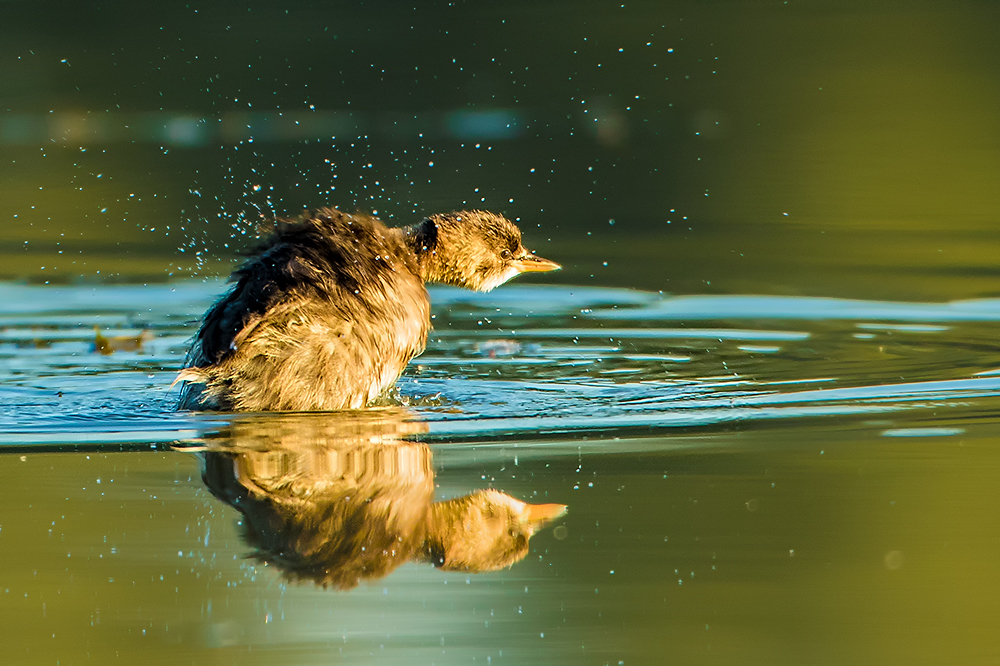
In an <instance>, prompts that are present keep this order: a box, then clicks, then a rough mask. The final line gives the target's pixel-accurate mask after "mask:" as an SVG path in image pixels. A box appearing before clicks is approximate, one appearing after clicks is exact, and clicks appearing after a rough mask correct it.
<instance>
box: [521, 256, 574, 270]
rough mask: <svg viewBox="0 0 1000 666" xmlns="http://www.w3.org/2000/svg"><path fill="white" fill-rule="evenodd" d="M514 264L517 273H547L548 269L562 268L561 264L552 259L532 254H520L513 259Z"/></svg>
mask: <svg viewBox="0 0 1000 666" xmlns="http://www.w3.org/2000/svg"><path fill="white" fill-rule="evenodd" d="M514 266H515V267H516V268H517V271H518V272H519V273H548V272H549V271H558V270H559V269H561V268H562V266H560V265H559V264H557V263H556V262H554V261H549V260H548V259H542V258H541V257H538V256H535V255H533V254H522V255H521V256H520V257H518V258H517V259H515V260H514Z"/></svg>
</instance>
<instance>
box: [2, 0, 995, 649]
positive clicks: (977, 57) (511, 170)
mask: <svg viewBox="0 0 1000 666" xmlns="http://www.w3.org/2000/svg"><path fill="white" fill-rule="evenodd" d="M998 21H1000V13H998V9H997V7H996V6H994V4H992V3H988V2H976V1H972V0H969V1H965V0H960V1H956V2H948V3H938V2H930V1H921V0H918V1H915V2H906V3H903V2H893V1H890V0H879V1H877V2H870V3H858V2H832V1H826V0H817V1H797V0H789V2H787V3H786V2H777V3H759V2H758V3H738V2H716V1H712V2H695V1H693V0H691V1H684V2H672V3H662V2H643V3H631V2H625V3H622V2H618V3H611V4H598V3H595V2H584V3H544V4H538V3H501V4H493V5H490V6H484V5H481V4H462V3H451V4H449V3H444V4H441V5H421V6H417V7H416V8H412V7H408V8H401V7H400V6H398V5H396V4H390V3H379V2H375V3H370V2H366V3H352V4H344V3H338V4H337V5H336V6H333V5H330V6H326V5H313V4H307V3H282V4H281V5H280V6H278V5H273V4H266V3H250V4H244V5H238V4H235V3H232V2H221V3H213V4H212V5H211V6H206V7H199V6H196V5H186V6H184V7H173V8H171V7H158V8H156V9H155V10H154V9H152V8H149V7H146V6H144V5H136V4H125V3H111V4H102V5H101V6H100V7H88V6H84V5H80V4H79V3H59V4H56V5H32V4H23V3H21V4H18V3H14V4H11V3H7V4H5V5H4V19H3V20H2V21H0V280H2V282H0V479H2V480H3V483H2V484H0V639H2V641H3V645H4V655H5V656H4V663H15V664H79V663H88V662H92V663H114V662H117V663H135V662H143V663H150V664H158V663H170V664H177V663H185V664H186V663H192V664H217V663H223V664H236V663H239V664H246V663H275V662H281V663H290V664H300V663H301V664H309V663H372V664H381V663H400V664H502V663H511V664H561V663H565V664H651V663H652V664H660V663H685V664H715V663H718V664H733V663H741V664H768V665H770V664H803V663H809V664H843V663H858V664H879V665H881V664H940V663H960V664H993V663H997V661H1000V642H998V641H997V639H996V636H995V633H996V631H995V627H996V625H997V623H998V621H1000V602H998V601H997V595H996V593H995V589H996V587H997V583H998V578H1000V562H998V559H997V553H998V552H1000V529H998V528H1000V519H998V518H1000V517H998V515H997V512H998V509H997V506H998V505H1000V504H998V499H1000V498H998V497H997V495H998V491H997V490H996V487H997V484H996V483H995V479H996V478H997V477H998V475H1000V455H998V453H997V452H998V451H1000V439H998V435H997V432H998V423H1000V420H998V418H997V416H996V411H995V410H998V409H1000V346H998V345H997V344H996V339H997V334H996V331H997V328H998V323H1000V300H998V298H997V297H998V295H1000V289H998V288H997V278H998V277H1000V269H998V261H997V257H998V256H1000V234H998V229H1000V226H998V223H1000V213H998V211H1000V115H998V114H997V113H996V109H997V108H1000V84H998V82H1000V55H998V54H1000V51H998V50H997V49H996V48H995V45H994V43H995V41H996V39H995V32H996V30H995V26H996V25H998ZM327 204H329V205H336V206H341V207H343V208H345V209H349V210H354V209H361V210H377V211H378V214H379V215H380V216H382V217H383V218H385V219H387V220H389V221H390V223H398V224H407V223H410V222H412V221H414V220H415V219H418V217H419V216H420V215H424V214H427V213H431V212H436V211H442V210H451V209H456V208H463V207H482V208H488V209H490V210H495V211H498V212H502V213H504V214H506V215H507V216H508V217H510V218H511V219H516V220H517V221H518V223H519V225H520V226H521V228H522V229H523V230H524V232H525V241H526V245H528V246H529V247H532V248H534V249H537V250H539V253H540V254H542V255H543V256H546V257H550V258H552V259H554V260H557V261H559V262H560V263H561V264H563V266H564V267H565V268H564V271H563V272H562V273H560V274H556V275H555V276H543V277H539V278H533V279H530V280H528V279H521V280H519V281H518V282H515V283H513V284H510V285H505V286H504V287H502V288H500V289H498V290H497V291H495V292H493V293H491V294H485V295H474V294H467V293H465V292H459V291H455V290H450V289H434V290H432V300H433V302H434V310H433V311H434V316H435V319H434V327H435V328H434V332H433V334H432V336H431V339H430V341H429V346H428V350H427V352H426V353H425V354H424V355H423V356H421V357H419V358H418V359H416V360H415V361H414V362H413V364H412V365H411V366H410V368H409V369H408V370H407V372H406V374H405V375H404V377H403V378H402V379H401V380H400V382H399V391H398V394H396V395H394V396H391V397H390V398H389V399H388V400H387V401H386V403H387V404H386V405H383V406H382V407H380V408H379V409H378V410H375V411H373V412H372V413H369V414H363V415H358V414H326V415H318V416H317V415H311V416H310V415H298V416H296V415H284V416H273V415H272V416H269V415H259V416H239V417H236V416H232V415H226V414H192V413H186V412H176V411H174V409H173V406H174V402H175V400H176V395H177V390H176V388H171V382H172V381H173V380H174V378H175V376H176V372H177V370H178V369H179V368H180V366H181V363H182V359H183V356H184V353H185V351H186V347H187V344H188V340H189V338H190V336H191V335H192V334H193V332H194V330H195V327H196V326H197V321H198V318H199V317H200V315H201V313H203V312H204V310H205V309H206V308H207V307H208V306H209V305H210V303H211V302H212V301H213V299H214V298H216V297H217V296H218V294H220V293H221V292H222V291H223V290H224V289H225V284H224V283H223V281H222V278H224V276H225V275H227V274H228V272H229V270H230V269H231V267H232V266H233V265H234V263H235V262H236V261H238V260H239V257H238V252H239V251H241V250H243V249H245V248H247V247H248V246H249V245H250V244H251V243H252V242H253V241H252V238H253V236H254V233H255V226H256V225H257V223H258V222H260V221H264V220H266V219H267V218H269V217H271V216H273V215H294V214H297V212H298V211H300V210H301V209H302V208H304V207H307V206H318V205H327ZM102 350H103V351H104V352H108V351H110V352H112V353H110V354H109V353H101V351H102ZM226 456H229V457H230V458H231V460H232V463H231V464H230V465H229V467H226V464H229V463H226V464H222V463H220V462H219V461H226V460H230V458H226ZM345 460H350V461H354V462H353V463H351V464H352V465H354V467H351V466H350V465H347V464H346V463H344V462H343V461H345ZM385 460H398V461H401V462H399V463H398V465H397V467H396V468H394V471H392V470H388V468H384V463H382V462H378V461H385ZM406 461H409V462H406ZM389 467H392V466H391V465H390V466H389ZM348 468H350V469H351V470H352V471H351V473H350V474H346V475H344V474H341V475H340V476H338V475H335V474H332V473H331V472H330V470H333V469H339V470H344V469H348ZM206 469H207V470H214V471H212V473H210V474H207V480H206V481H203V479H202V474H203V470H206ZM220 469H223V470H225V469H232V470H237V471H238V472H239V473H238V474H236V477H237V479H242V481H232V480H230V481H232V482H233V483H235V484H236V485H231V486H228V489H229V491H230V492H235V491H238V490H239V487H244V488H255V490H252V491H251V494H253V493H254V492H255V493H257V494H256V495H254V497H256V498H259V497H266V498H267V499H268V501H272V502H274V503H275V506H277V505H278V504H280V503H281V502H290V503H292V504H294V501H299V500H302V498H303V497H306V498H307V499H308V497H313V496H323V494H324V493H327V494H329V493H330V492H331V491H330V489H331V488H333V489H334V490H337V489H338V488H342V487H345V486H344V481H343V479H345V478H352V479H353V478H355V477H357V478H368V479H369V481H371V483H369V482H366V483H368V485H365V484H360V485H359V487H360V488H362V489H366V490H367V491H370V492H374V491H372V488H373V487H377V488H378V490H377V492H374V495H373V496H372V497H373V499H372V504H378V501H380V498H381V499H385V498H390V499H394V501H395V502H396V503H395V504H394V505H393V506H396V507H397V509H398V510H400V511H404V510H405V511H410V510H413V511H416V510H417V508H419V507H417V508H414V505H413V504H412V502H411V501H410V500H408V499H406V498H408V497H410V495H411V494H413V493H414V492H415V491H414V489H417V490H419V489H420V488H421V487H422V486H421V485H420V484H428V483H430V484H432V485H433V489H432V492H433V496H434V499H436V500H447V499H449V498H454V497H458V496H461V495H464V494H466V493H470V492H473V491H476V490H478V489H482V488H497V489H499V490H502V491H504V492H505V493H507V494H509V495H510V496H513V497H515V498H518V499H520V500H523V501H527V502H532V503H558V504H565V505H567V506H568V507H569V511H568V513H567V514H566V515H565V516H564V517H562V518H559V519H557V520H556V521H555V522H554V523H552V524H551V525H549V526H548V527H546V528H545V529H542V530H541V531H539V532H538V533H537V534H535V535H534V536H533V537H532V538H531V540H530V543H529V548H528V552H527V554H526V556H525V557H524V558H523V559H522V560H521V561H520V562H517V563H516V564H514V565H513V566H512V567H510V568H503V569H501V570H498V571H491V572H486V573H475V574H473V573H456V572H446V571H440V570H436V569H435V568H434V567H433V566H432V565H430V564H427V563H420V562H415V561H413V562H406V563H400V562H396V563H395V564H398V565H399V566H398V567H396V568H395V569H394V570H392V571H391V572H390V573H388V575H386V576H384V577H378V576H373V577H372V578H371V579H369V580H367V581H365V582H362V583H361V584H360V585H358V586H357V587H355V588H353V589H350V590H337V589H333V588H329V589H324V588H322V587H318V586H316V585H314V584H312V583H309V582H298V583H294V582H290V581H288V580H287V579H286V578H285V575H284V574H283V573H282V571H280V570H279V568H278V567H277V566H276V565H275V564H274V563H271V564H268V565H266V566H265V565H264V564H262V563H260V562H258V561H257V560H255V559H252V558H250V557H249V555H251V554H252V553H253V552H254V547H255V546H254V545H253V544H251V543H250V542H249V541H248V536H247V533H246V530H247V528H246V526H244V525H240V524H239V523H240V521H241V520H243V522H246V518H241V516H243V515H244V514H243V513H241V511H250V512H251V513H253V512H252V510H250V509H247V508H246V505H245V504H244V505H242V506H243V508H240V506H239V504H240V503H239V502H235V501H234V500H232V497H229V502H228V503H227V502H226V501H223V500H221V499H218V497H219V496H221V497H223V498H224V499H225V498H226V497H227V495H226V491H225V489H224V488H223V487H222V486H224V485H225V484H223V483H222V482H221V481H220V480H219V477H218V472H219V470H220ZM245 470H254V473H253V474H251V473H249V472H247V473H244V472H245ZM390 471H391V473H390ZM240 474H242V476H240ZM352 475H353V476H352ZM366 475H367V476H366ZM285 482H287V483H288V484H290V486H289V487H292V488H294V489H296V490H295V492H297V493H299V495H297V496H295V497H292V498H291V499H289V498H288V497H285V496H283V495H281V493H280V492H278V491H276V490H275V488H276V487H277V486H279V485H281V484H282V483H285ZM241 483H242V484H243V485H242V486H240V484H241ZM220 484H221V485H220ZM269 484H270V485H269ZM296 484H297V485H296ZM338 484H339V485H338ZM234 489H235V491H234ZM265 491H266V492H265ZM269 493H270V494H269ZM416 494H419V493H416ZM292 495H294V493H292ZM303 501H305V502H306V503H307V504H308V501H312V500H308V501H307V500H303ZM345 501H346V500H345ZM408 502H409V503H408ZM331 506H341V508H343V506H344V504H343V502H342V503H341V504H340V505H337V504H336V503H333V504H331ZM405 511H404V512H405ZM303 513H305V512H303ZM375 513H376V514H377V512H375ZM262 515H265V516H271V515H272V514H268V513H267V511H266V510H265V511H263V512H262ZM272 517H273V516H272Z"/></svg>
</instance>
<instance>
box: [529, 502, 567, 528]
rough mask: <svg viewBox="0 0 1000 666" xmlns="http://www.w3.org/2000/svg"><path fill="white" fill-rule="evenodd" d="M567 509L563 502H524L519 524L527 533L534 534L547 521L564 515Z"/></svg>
mask: <svg viewBox="0 0 1000 666" xmlns="http://www.w3.org/2000/svg"><path fill="white" fill-rule="evenodd" d="M568 510H569V507H567V506H566V505H565V504H525V505H524V509H523V510H522V511H521V524H522V525H524V526H525V527H526V528H527V530H526V531H527V532H528V533H529V534H534V533H535V532H537V531H538V530H540V529H541V528H543V527H545V525H546V524H547V523H550V522H552V521H553V520H555V519H556V518H561V517H562V516H565V515H566V511H568Z"/></svg>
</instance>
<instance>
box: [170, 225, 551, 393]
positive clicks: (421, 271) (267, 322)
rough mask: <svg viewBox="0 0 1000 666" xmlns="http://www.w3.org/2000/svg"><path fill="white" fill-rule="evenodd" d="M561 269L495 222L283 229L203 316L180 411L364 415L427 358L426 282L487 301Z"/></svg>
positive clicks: (510, 227)
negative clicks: (418, 359) (507, 286)
mask: <svg viewBox="0 0 1000 666" xmlns="http://www.w3.org/2000/svg"><path fill="white" fill-rule="evenodd" d="M558 269H559V264H556V263H555V262H552V261H549V260H547V259H542V258H541V257H537V256H535V255H533V254H532V253H531V252H529V251H528V250H526V249H525V248H524V246H523V245H521V232H520V230H518V228H517V227H516V226H514V224H512V223H511V222H510V221H508V220H507V219H505V218H504V217H502V216H500V215H496V214H494V213H489V212H486V211H478V210H474V211H462V212H456V213H445V214H441V215H432V216H431V217H429V218H427V219H425V220H423V221H422V222H419V223H418V224H415V225H413V226H410V227H402V228H388V227H386V226H384V225H383V224H382V223H381V222H380V221H379V220H377V219H375V218H373V217H369V216H367V215H348V214H346V213H342V212H340V211H339V210H336V209H333V208H320V209H318V210H316V211H311V212H307V213H306V214H304V215H303V216H302V217H300V218H299V219H298V220H295V221H291V222H278V224H277V228H276V229H275V231H274V233H273V234H272V235H271V236H270V237H269V238H268V239H266V240H265V241H264V243H263V244H262V245H261V246H260V247H259V248H258V249H257V250H255V251H254V252H253V253H252V255H251V256H250V258H249V259H247V261H246V262H245V263H244V264H243V265H242V266H241V267H240V268H239V269H237V270H236V271H235V272H234V273H233V276H232V278H231V279H232V280H233V281H235V282H236V286H235V287H233V288H232V289H231V290H230V291H229V292H228V293H227V294H226V295H225V296H223V297H222V298H221V299H220V300H219V301H218V302H216V303H215V305H213V306H212V307H211V308H210V309H209V311H208V312H207V313H206V314H205V319H204V321H203V322H202V324H201V328H200V329H199V331H198V334H197V335H196V337H195V340H194V344H193V345H192V347H191V351H190V352H189V353H188V357H187V360H186V368H185V369H184V370H183V371H181V373H180V375H179V376H178V379H179V380H183V381H184V382H185V384H184V386H183V388H182V391H181V399H180V404H179V408H180V409H216V410H227V411H327V410H337V409H357V408H361V407H364V406H365V405H367V404H369V403H370V402H371V401H372V400H374V399H375V398H377V397H378V396H379V395H381V394H382V393H383V392H384V391H386V389H388V388H389V387H391V386H392V385H393V384H394V383H395V381H396V379H397V378H398V377H399V375H400V374H402V372H403V369H404V368H405V367H406V364H407V363H408V362H409V361H410V359H412V358H413V357H414V356H416V355H417V354H419V353H420V352H422V351H423V349H424V345H425V342H426V340H427V332H428V330H429V328H430V302H429V300H428V297H427V290H426V289H425V288H424V283H426V282H439V283H443V284H449V285H455V286H458V287H465V288H467V289H474V290H477V291H489V290H491V289H493V288H494V287H497V286H499V285H501V284H503V283H504V282H507V281H508V280H510V279H511V278H513V277H514V276H516V275H518V274H519V273H525V272H540V271H553V270H558Z"/></svg>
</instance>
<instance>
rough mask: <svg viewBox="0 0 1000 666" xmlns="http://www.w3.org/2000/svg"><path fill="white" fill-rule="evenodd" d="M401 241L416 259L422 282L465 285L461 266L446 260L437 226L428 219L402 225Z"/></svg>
mask: <svg viewBox="0 0 1000 666" xmlns="http://www.w3.org/2000/svg"><path fill="white" fill-rule="evenodd" d="M400 232H402V234H403V242H404V243H405V244H406V246H407V247H408V248H409V249H410V252H412V253H413V257H414V258H415V259H416V263H417V270H418V274H419V276H420V279H422V280H423V281H424V282H438V283H441V284H451V285H455V286H457V287H463V286H465V278H464V275H463V274H462V271H461V267H459V266H453V265H451V263H450V262H449V261H448V257H447V256H445V255H446V254H447V253H445V252H442V251H441V250H442V246H441V242H440V239H439V238H438V227H437V225H436V224H435V223H434V222H433V221H432V220H430V219H426V220H424V221H423V222H419V223H417V224H414V225H411V226H409V227H403V228H402V229H400Z"/></svg>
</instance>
